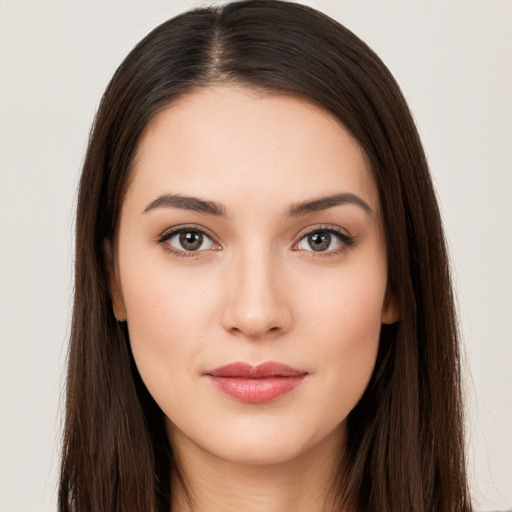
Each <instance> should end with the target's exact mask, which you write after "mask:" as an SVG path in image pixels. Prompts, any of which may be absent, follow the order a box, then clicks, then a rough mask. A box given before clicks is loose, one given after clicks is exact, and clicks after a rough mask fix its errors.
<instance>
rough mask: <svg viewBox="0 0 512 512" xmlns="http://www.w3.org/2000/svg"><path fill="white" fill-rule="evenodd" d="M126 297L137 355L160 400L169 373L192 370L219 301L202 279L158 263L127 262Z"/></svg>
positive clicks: (131, 333)
mask: <svg viewBox="0 0 512 512" xmlns="http://www.w3.org/2000/svg"><path fill="white" fill-rule="evenodd" d="M125 269H126V272H125V276H126V279H125V280H124V281H123V297H124V302H125V307H126V311H127V316H128V330H129V334H130V344H131V348H132V352H133V356H134V359H135V362H136V364H137V367H138V369H139V372H140V374H141V377H142V379H143V381H144V382H145V384H146V386H147V387H148V389H149V390H150V392H151V393H152V394H153V396H154V398H155V399H157V401H158V395H159V394H160V391H161V389H160V388H162V387H163V388H167V389H169V388H168V387H167V384H166V383H168V380H169V378H170V376H174V377H177V376H179V375H180V374H182V373H183V372H184V371H185V370H187V371H190V370H191V369H192V367H193V366H194V363H195V361H196V360H197V355H198V354H199V353H200V352H201V351H202V350H203V349H204V343H205V337H206V333H207V327H208V326H209V325H211V322H212V321H213V320H212V319H213V318H214V316H215V304H216V301H215V300H214V298H213V297H212V296H211V294H208V293H206V292H205V290H204V289H203V287H202V285H203V284H204V283H202V282H201V280H197V279H191V277H193V276H190V275H189V274H187V273H180V272H170V271H169V267H168V266H167V268H159V267H158V265H157V264H155V265H145V266H143V267H140V266H139V267H138V269H137V268H136V267H131V268H130V267H129V266H126V267H125Z"/></svg>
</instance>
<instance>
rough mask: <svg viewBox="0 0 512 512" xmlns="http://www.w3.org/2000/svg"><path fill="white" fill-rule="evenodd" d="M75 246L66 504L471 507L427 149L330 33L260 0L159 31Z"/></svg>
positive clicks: (104, 116)
mask: <svg viewBox="0 0 512 512" xmlns="http://www.w3.org/2000/svg"><path fill="white" fill-rule="evenodd" d="M306 27H307V30H306V29H305V28H306ZM76 254H77V261H76V287H75V304H74V316H73V328H72V336H71V347H70V355H69V373H68V394H67V415H66V425H65V436H64V452H63V461H62V471H61V485H60V510H62V511H64V510H77V511H79V510H80V511H81V510H105V511H114V510H140V511H146V510H150V511H163V510H165V511H167V510H180V511H182V510H183V511H188V510H198V511H208V510H263V511H264V510H307V511H316V510H318V511H320V510H325V511H363V510H364V511H397V510H411V511H415V512H416V511H417V512H419V511H438V510H450V511H469V510H471V505H470V502H469V498H468V492H467V484H466V476H465V463H464V443H463V435H462V431H463V425H462V411H461V396H460V375H459V362H458V357H459V356H458V340H457V330H456V324H455V314H454V307H453V299H452V294H451V286H450V276H449V271H448V263H447V255H446V249H445V243H444V237H443V232H442V226H441V221H440V217H439V212H438V208H437V204H436V199H435V195H434V192H433V188H432V184H431V181H430V177H429V173H428V168H427V165H426V161H425V156H424V154H423V150H422V147H421V143H420V141H419V138H418V135H417V132H416V129H415V127H414V123H413V121H412V118H411V115H410V113H409V111H408V108H407V106H406V104H405V101H404V99H403V97H402V95H401V93H400V91H399V88H398V86H397V84H396V82H395V81H394V79H393V78H392V76H391V75H390V73H389V71H388V70H387V69H386V68H385V66H384V65H383V64H382V62H381V61H380V60H379V59H378V57H377V56H376V55H375V54H374V53H373V52H372V51H371V50H370V49H369V48H368V47H367V46H366V45H365V44H364V43H363V42H362V41H360V40H359V39H358V38H357V37H356V36H354V35H353V34H352V33H350V32H349V31H348V30H347V29H345V28H344V27H342V26H340V25H339V24H337V23H336V22H334V21H332V20H331V19H329V18H328V17H326V16H324V15H322V14H321V13H318V12H316V11H314V10H312V9H310V8H307V7H304V6H300V5H295V4H292V3H287V2H286V3H285V2H276V1H259V0H256V1H252V0H251V1H246V2H240V3H233V4H229V5H227V6H225V7H223V8H211V9H200V10H197V11H193V12H190V13H185V14H183V15H181V16H179V17H177V18H175V19H173V20H170V21H168V22H166V23H164V24H163V25H161V26H160V27H158V28H156V29H155V30H154V31H153V32H152V33H150V34H149V35H148V36H147V37H146V38H145V39H144V40H143V41H141V42H140V43H139V45H137V47H136V48H135V49H134V50H133V51H132V52H131V53H130V55H129V56H128V57H127V58H126V60H125V61H124V62H123V64H122V65H121V66H120V68H119V69H118V70H117V72H116V73H115V75H114V78H113V79H112V81H111V83H110V84H109V86H108V88H107V91H106V92H105V95H104V97H103V100H102V102H101V105H100V108H99V112H98V114H97V117H96V121H95V124H94V127H93V131H92V135H91V139H90V143H89V148H88V152H87V156H86V160H85V163H84V168H83V173H82V179H81V182H80V193H79V199H78V213H77V247H76Z"/></svg>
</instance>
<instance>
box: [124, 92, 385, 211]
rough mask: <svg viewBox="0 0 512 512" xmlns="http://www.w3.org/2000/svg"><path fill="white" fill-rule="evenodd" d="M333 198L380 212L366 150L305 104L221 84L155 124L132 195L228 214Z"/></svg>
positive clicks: (190, 97)
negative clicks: (199, 202) (254, 205)
mask: <svg viewBox="0 0 512 512" xmlns="http://www.w3.org/2000/svg"><path fill="white" fill-rule="evenodd" d="M333 192H351V193H357V194H359V195H363V196H364V198H365V200H366V201H367V202H368V203H369V204H370V206H371V207H372V209H374V211H376V210H378V197H377V193H376V187H375V184H374V181H373V177H372V175H371V172H370V170H369V167H368V164H367V160H366V158H365V155H364V152H363V151H362V149H361V148H360V146H359V144H358V143H357V142H356V141H355V139H354V138H353V137H352V136H351V135H350V133H349V132H348V131H347V130H346V129H345V127H344V126H343V125H342V124H341V122H339V120H338V119H336V118H335V117H334V116H333V115H332V114H330V113H328V112H327V111H325V110H323V109H321V108H319V107H317V106H315V105H313V104H312V103H310V102H308V101H306V100H304V99H301V98H297V97H292V96H284V95H278V94H275V93H268V92H262V91H257V90H253V89H249V88H242V87H237V86H232V85H219V86H210V87H206V88H202V89H199V90H195V91H194V92H191V93H189V94H186V95H183V96H181V97H180V98H179V99H178V100H176V101H175V102H174V103H172V104H171V105H170V106H168V107H167V108H166V109H164V110H163V111H161V112H159V113H158V114H157V115H156V116H155V117H154V118H153V119H152V120H151V121H150V123H149V124H148V126H147V127H146V130H145V131H144V133H143V135H142V137H141V139H140V141H139V144H138V147H137V151H136V157H135V160H134V175H133V176H132V180H131V183H130V187H129V189H128V194H127V196H130V194H132V195H137V196H138V197H139V198H142V197H144V198H145V199H147V200H150V199H152V198H153V199H154V197H152V196H156V195H158V194H161V193H184V194H193V195H200V196H204V197H209V198H213V199H215V200H219V201H222V202H227V206H228V208H229V206H230V203H232V205H233V206H235V204H237V203H239V204H240V205H242V206H248V205H249V204H250V202H251V201H250V199H252V198H254V199H255V200H259V201H260V203H261V201H263V202H265V203H269V204H273V205H275V204H276V203H279V202H281V203H290V202H293V201H297V200H301V199H304V198H309V197H315V196H322V195H329V194H332V193H333ZM241 198H244V201H240V199H241ZM127 199H128V197H127Z"/></svg>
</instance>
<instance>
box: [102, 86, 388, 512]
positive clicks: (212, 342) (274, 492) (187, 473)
mask: <svg viewBox="0 0 512 512" xmlns="http://www.w3.org/2000/svg"><path fill="white" fill-rule="evenodd" d="M335 193H344V194H347V193H348V194H353V195H354V196H357V198H359V199H361V200H362V201H364V203H366V204H367V205H368V206H369V209H370V210H371V211H368V210H367V209H366V208H364V207H362V206H361V205H360V204H354V203H345V204H338V205H336V206H332V207H330V208H324V209H322V210H321V211H315V212H309V213H305V214H301V215H294V216H290V215H289V214H288V213H289V210H290V208H292V207H293V206H294V205H297V203H301V202H304V201H310V200H313V199H317V198H320V197H324V196H332V195H333V194H335ZM162 194H172V195H175V194H180V195H182V196H193V197H198V198H201V199H203V200H208V201H214V202H215V203H220V204H221V205H222V207H223V210H224V213H225V215H224V216H217V215H211V214H208V213H201V212H196V211H191V210H186V209H183V208H180V207H176V206H169V205H167V206H166V205H160V206H156V207H154V208H150V209H149V210H148V205H150V204H151V203H152V202H154V201H155V200H156V199H157V198H159V197H160V196H162ZM145 210H147V211H145ZM183 225H185V226H187V227H188V229H189V231H190V229H192V228H193V229H196V230H197V229H199V230H203V231H205V232H206V233H207V234H208V236H209V237H210V238H206V236H205V238H203V243H202V245H201V246H200V248H199V250H196V251H188V252H187V251H185V249H184V248H183V246H182V245H180V240H179V234H178V235H177V236H173V237H169V236H167V239H165V240H164V238H165V236H164V235H166V234H168V233H169V231H170V230H172V229H173V228H175V227H179V226H183ZM326 229H337V230H339V231H340V232H341V233H342V235H343V236H345V237H347V236H348V237H350V239H351V240H352V243H347V242H346V240H345V239H344V238H338V236H337V235H335V234H334V233H333V234H331V242H330V244H329V245H328V247H327V249H325V250H324V249H322V250H320V251H314V250H313V248H312V245H311V243H310V242H308V238H307V235H308V233H310V232H317V233H318V231H322V230H324V233H325V230H326ZM315 230H316V231H315ZM210 239H211V241H210ZM317 248H318V247H317ZM107 253H109V254H113V257H111V259H110V262H109V265H110V269H111V272H110V274H111V283H110V286H111V292H112V298H113V303H114V311H115V314H116V316H117V318H118V320H120V321H124V320H126V321H127V322H128V329H129V333H130V341H131V347H132V350H133V354H134V358H135V361H136V363H137V367H138V369H139V371H140V374H141V376H142V379H143V380H144V382H145V384H146V386H147V388H148V390H149V392H150V393H151V394H152V396H153V397H154V399H155V400H156V402H157V403H158V404H159V406H160V407H161V409H162V410H163V412H164V413H165V415H166V418H167V420H166V421H167V429H168V434H169V438H170V441H171V445H172V447H173V451H174V453H175V454H176V457H177V460H178V463H179V465H180V468H181V470H182V472H183V474H184V477H185V480H186V482H187V487H188V488H189V490H190V492H191V494H192V497H193V498H194V500H195V503H196V505H197V509H198V510H201V511H217V510H218V511H221V510H222V511H224V512H225V511H230V510H233V511H235V510H236V511H239V510H244V511H252V510H258V511H259V512H261V511H282V510H295V511H308V512H312V511H321V510H331V509H333V507H332V504H331V502H330V501H329V500H328V499H327V500H326V498H327V497H328V495H329V489H330V488H331V486H332V484H333V478H334V475H335V473H336V470H337V467H338V465H339V463H340V461H341V458H342V456H343V449H344V445H345V441H344V440H345V431H346V418H347V415H348V414H349V413H350V411H351V410H352V409H353V407H354V406H355V405H356V403H357V402H358V400H359V399H360V397H361V396H362V394H363V392H364V390H365V388H366V386H367V384H368V381H369V379H370V376H371V373H372V370H373V368H374V364H375V360H376V355H377V349H378V342H379V333H380V328H381V324H382V322H385V323H391V322H394V321H395V320H396V319H397V313H396V308H395V307H394V305H393V304H392V302H391V301H389V300H386V288H387V271H386V251H385V241H384V237H383V227H382V220H381V214H380V206H379V200H378V194H377V190H376V187H375V183H374V181H373V178H372V176H371V173H370V171H369V169H368V166H367V163H366V160H365V157H364V154H363V152H362V150H361V148H360V147H359V145H358V144H357V143H356V142H355V140H354V139H353V138H352V137H351V135H350V134H349V133H348V131H347V130H346V129H345V128H344V127H343V126H342V125H341V124H340V122H339V121H338V120H336V119H335V118H334V117H333V116H332V115H330V114H329V113H327V112H325V111H323V110H321V109H319V108H318V107H315V106H313V105H312V104H310V103H308V102H307V101H305V100H302V99H298V98H293V97H288V96H279V95H275V94H273V93H266V92H261V91H254V90H251V89H246V88H241V87H238V86H233V85H218V86H211V87H207V88H203V89H199V90H197V91H194V92H191V93H189V94H188V95H185V96H183V97H181V98H180V99H179V101H177V102H175V103H173V104H172V105H171V106H169V107H168V108H167V109H165V110H163V111H161V112H160V113H159V114H157V115H156V116H155V117H154V118H153V119H152V121H151V122H150V123H149V125H148V126H147V128H146V130H145V132H144V134H143V137H142V138H141V140H140V141H139V145H138V148H137V154H136V159H135V167H134V174H133V176H132V179H131V181H130V185H129V187H128V190H127V193H126V196H125V198H124V202H123V206H122V210H121V217H120V224H119V230H118V234H117V238H116V243H115V247H114V248H110V247H109V246H108V244H107ZM236 361H245V362H248V363H260V362H264V361H276V362H280V363H284V364H287V365H289V366H292V367H294V368H297V369H300V370H303V371H305V372H307V377H306V378H305V379H304V380H303V382H302V383H301V384H300V386H299V387H298V388H297V389H295V390H293V391H291V392H289V393H287V394H285V395H282V396H280V397H279V398H277V399H275V400H273V401H271V402H269V403H264V404H248V403H244V402H241V401H239V400H237V399H234V398H233V397H231V396H229V395H226V394H224V393H222V392H221V391H219V390H218V389H217V388H216V387H215V386H213V385H212V383H211V382H210V380H209V379H208V378H207V377H206V376H205V375H204V372H205V371H207V370H210V369H213V368H217V367H219V366H222V365H225V364H228V363H232V362H236ZM174 505H175V506H178V507H179V510H188V505H187V503H186V502H185V500H184V499H183V494H182V493H179V492H177V493H176V495H175V496H174Z"/></svg>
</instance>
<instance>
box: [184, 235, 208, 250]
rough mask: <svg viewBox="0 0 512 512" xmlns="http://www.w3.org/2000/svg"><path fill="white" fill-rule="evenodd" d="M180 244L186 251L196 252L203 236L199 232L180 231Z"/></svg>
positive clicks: (201, 243)
mask: <svg viewBox="0 0 512 512" xmlns="http://www.w3.org/2000/svg"><path fill="white" fill-rule="evenodd" d="M180 244H181V247H183V249H185V250H186V251H197V250H198V249H200V248H201V245H203V234H202V233H200V232H199V231H182V232H181V233H180Z"/></svg>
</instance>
